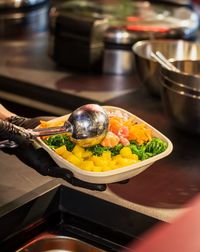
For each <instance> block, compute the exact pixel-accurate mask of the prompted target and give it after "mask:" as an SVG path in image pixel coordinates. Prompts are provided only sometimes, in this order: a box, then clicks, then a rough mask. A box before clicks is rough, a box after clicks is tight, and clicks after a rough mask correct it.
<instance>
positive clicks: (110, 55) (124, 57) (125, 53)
mask: <svg viewBox="0 0 200 252" xmlns="http://www.w3.org/2000/svg"><path fill="white" fill-rule="evenodd" d="M133 43H134V35H133V34H132V33H130V32H127V31H126V30H123V29H117V28H110V29H108V30H107V31H106V32H105V35H104V57H103V72H104V73H107V74H131V73H132V72H133V69H134V58H133V52H132V49H131V48H132V45H133Z"/></svg>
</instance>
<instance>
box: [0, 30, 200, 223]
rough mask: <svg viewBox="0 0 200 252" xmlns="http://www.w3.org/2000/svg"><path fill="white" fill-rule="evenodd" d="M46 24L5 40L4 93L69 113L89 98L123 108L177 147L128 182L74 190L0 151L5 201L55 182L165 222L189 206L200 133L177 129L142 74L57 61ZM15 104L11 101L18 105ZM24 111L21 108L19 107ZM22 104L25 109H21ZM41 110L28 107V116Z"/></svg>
mask: <svg viewBox="0 0 200 252" xmlns="http://www.w3.org/2000/svg"><path fill="white" fill-rule="evenodd" d="M48 41H49V35H48V32H47V30H44V31H40V32H35V33H34V34H32V35H31V36H28V37H26V36H22V37H19V38H17V39H11V40H8V39H2V40H0V54H1V63H0V99H1V102H2V103H3V104H4V103H5V104H6V103H7V102H8V101H9V102H11V104H12V103H13V104H15V103H16V104H20V105H22V106H25V107H27V108H29V109H30V110H29V111H30V112H31V110H33V112H34V110H39V111H40V112H41V113H43V112H44V113H49V114H53V115H63V114H66V113H68V112H69V111H72V110H73V109H75V108H77V107H79V106H80V105H82V104H84V103H99V104H106V105H113V106H119V107H122V108H124V109H126V110H128V111H130V112H131V113H133V114H135V115H137V116H139V117H141V118H142V119H143V120H145V121H146V122H148V123H149V124H151V125H152V126H154V127H155V128H157V129H158V130H159V131H161V132H162V133H163V134H165V135H166V136H167V137H168V138H169V139H170V140H171V141H172V143H173V145H174V150H173V152H172V153H171V154H170V155H169V156H168V157H166V158H164V159H163V160H160V161H158V162H156V163H154V164H153V165H152V166H151V167H150V168H148V169H147V170H146V171H144V172H143V173H141V174H139V175H137V176H136V177H133V178H132V179H130V181H129V182H128V183H127V184H111V185H108V189H107V190H106V191H105V192H92V191H89V190H86V189H80V188H74V187H72V186H71V185H68V184H67V183H65V182H64V181H60V180H55V179H52V178H49V177H43V176H41V175H40V174H38V173H37V172H35V171H34V170H32V169H30V168H29V167H27V166H25V165H24V164H22V163H21V162H20V161H18V160H17V159H16V158H15V157H14V156H9V155H7V154H4V153H0V155H1V168H0V169H1V177H0V206H1V207H3V206H5V205H6V204H11V202H12V204H13V205H18V204H19V200H20V197H21V196H22V195H25V194H26V193H28V192H32V193H34V190H35V189H37V188H38V187H40V186H41V185H43V184H45V183H49V182H51V181H52V180H55V181H58V183H64V184H66V185H67V186H69V187H72V188H74V189H75V190H81V191H83V192H85V193H87V194H91V195H93V196H94V197H97V198H98V197H99V198H102V199H105V200H107V201H109V202H113V203H116V204H119V205H122V206H124V207H126V208H129V209H132V210H135V211H138V212H141V213H144V214H146V215H149V216H152V217H155V218H157V219H160V220H164V221H166V222H170V221H171V220H173V218H174V217H175V216H177V215H178V214H180V213H181V212H182V211H184V210H185V204H186V203H188V201H190V200H191V199H192V198H194V197H195V196H196V195H198V194H199V192H200V169H199V168H200V156H199V137H197V136H193V135H189V134H186V133H184V132H181V131H179V130H177V129H175V128H174V127H173V126H172V125H171V123H170V121H169V120H168V118H167V116H166V115H165V113H164V111H163V107H162V103H161V100H160V99H159V98H156V97H152V96H151V95H150V94H149V93H148V92H147V91H146V89H145V88H144V87H143V85H142V83H140V81H139V80H138V77H137V73H136V72H134V73H133V74H132V75H129V76H120V75H118V76H117V75H104V74H101V73H98V74H97V73H80V72H75V71H69V70H68V69H63V68H60V67H58V66H57V65H56V64H55V63H54V62H53V60H52V59H51V58H50V57H49V56H48ZM15 109H16V107H13V111H15ZM18 112H19V111H18ZM23 113H24V111H23V110H21V111H20V114H21V115H23ZM34 115H35V114H34V113H33V114H31V113H30V117H31V116H34Z"/></svg>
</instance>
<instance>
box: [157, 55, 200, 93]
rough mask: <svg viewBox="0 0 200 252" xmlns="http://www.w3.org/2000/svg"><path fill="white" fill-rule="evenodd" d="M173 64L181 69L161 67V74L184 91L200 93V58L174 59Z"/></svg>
mask: <svg viewBox="0 0 200 252" xmlns="http://www.w3.org/2000/svg"><path fill="white" fill-rule="evenodd" d="M173 64H174V65H175V66H176V67H177V68H178V69H179V70H181V71H180V72H175V71H171V70H168V69H166V68H164V67H161V75H162V76H163V77H165V78H166V79H168V80H169V81H171V82H172V83H173V84H174V85H175V86H177V88H178V87H180V89H181V90H183V91H185V92H190V91H193V92H196V93H197V95H198V94H200V60H182V61H174V62H173Z"/></svg>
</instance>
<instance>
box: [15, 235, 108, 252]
mask: <svg viewBox="0 0 200 252" xmlns="http://www.w3.org/2000/svg"><path fill="white" fill-rule="evenodd" d="M78 251H81V252H104V250H101V249H99V248H96V247H94V246H92V245H90V244H88V243H86V242H82V241H80V240H78V239H75V238H72V237H67V236H52V235H49V234H45V235H42V236H39V237H38V238H36V239H34V240H33V241H31V242H30V243H28V244H26V245H25V246H24V247H23V248H20V249H19V250H17V252H78Z"/></svg>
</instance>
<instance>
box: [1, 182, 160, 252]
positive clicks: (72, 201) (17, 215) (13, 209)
mask: <svg viewBox="0 0 200 252" xmlns="http://www.w3.org/2000/svg"><path fill="white" fill-rule="evenodd" d="M158 222H160V221H159V220H157V219H154V218H152V217H149V216H146V215H144V214H141V213H138V212H135V211H133V210H130V209H127V208H125V207H122V206H120V205H116V204H113V203H111V202H108V201H105V200H102V199H99V198H96V197H94V196H91V195H88V194H86V193H83V192H79V191H76V190H73V189H71V188H68V187H66V186H64V185H62V184H60V183H57V184H56V185H55V180H53V181H50V182H49V183H47V184H45V185H44V186H42V187H39V188H38V189H37V190H34V191H33V192H31V193H28V194H27V195H24V196H23V197H21V198H19V199H18V200H17V201H16V200H15V202H13V203H10V204H8V205H7V206H4V207H3V208H0V227H1V229H0V248H1V252H11V251H17V250H19V249H20V248H23V247H24V246H25V245H27V244H29V243H30V242H32V241H33V240H34V239H36V238H37V237H38V236H40V235H41V234H43V233H48V234H50V235H52V236H63V237H71V238H75V239H78V240H80V241H82V242H85V243H87V244H90V245H92V246H95V247H96V248H99V249H102V250H105V251H120V250H122V249H125V248H127V246H128V244H129V243H130V242H134V241H137V240H138V239H141V235H142V234H143V233H144V232H145V231H147V230H149V229H150V228H152V227H153V226H154V225H155V224H156V223H158ZM37 252H39V251H37Z"/></svg>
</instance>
